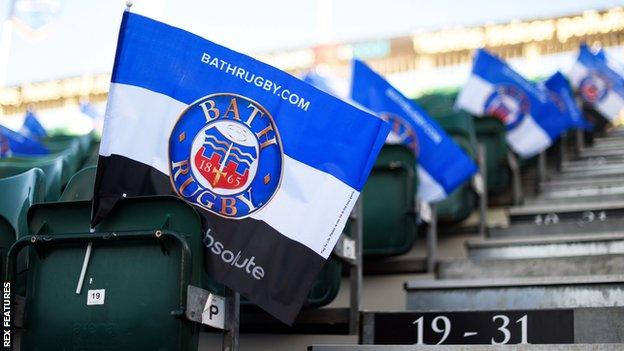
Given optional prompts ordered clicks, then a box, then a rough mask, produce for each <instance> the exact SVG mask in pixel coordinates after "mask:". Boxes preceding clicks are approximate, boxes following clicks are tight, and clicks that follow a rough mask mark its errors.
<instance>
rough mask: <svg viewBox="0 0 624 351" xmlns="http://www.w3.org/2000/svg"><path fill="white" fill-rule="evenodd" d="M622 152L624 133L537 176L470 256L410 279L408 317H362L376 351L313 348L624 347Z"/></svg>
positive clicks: (470, 248) (366, 338)
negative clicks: (529, 189) (431, 274)
mask: <svg viewBox="0 0 624 351" xmlns="http://www.w3.org/2000/svg"><path fill="white" fill-rule="evenodd" d="M622 147H624V131H622V130H615V131H611V132H610V133H608V134H607V135H605V136H602V137H597V138H595V139H594V142H593V144H592V145H591V146H588V147H584V148H582V149H580V150H579V151H578V152H577V153H575V154H574V155H572V156H570V157H567V158H565V159H564V160H562V161H561V163H560V164H559V165H558V167H550V168H549V169H548V172H547V173H546V174H545V176H543V177H541V178H537V177H535V178H536V182H535V185H537V187H538V191H537V192H536V193H535V194H532V195H529V192H527V193H526V194H525V196H526V199H525V201H524V204H523V205H519V206H512V207H510V208H509V209H508V210H507V211H506V213H507V221H506V222H507V223H506V224H505V225H504V226H501V227H494V228H492V227H491V228H489V231H488V234H487V235H485V236H482V237H472V238H469V239H468V240H466V241H465V243H464V249H465V254H466V256H465V257H464V258H457V259H444V260H441V261H440V262H439V263H438V265H437V269H436V274H435V278H430V279H427V278H425V279H422V278H420V279H412V280H407V281H406V282H405V284H404V289H405V292H406V300H405V301H406V304H405V310H404V311H402V312H387V311H386V312H374V311H366V312H363V316H362V328H361V330H362V333H361V335H360V343H363V344H376V346H375V347H372V348H370V347H369V348H367V347H366V346H358V347H351V348H349V347H347V346H338V345H336V346H330V345H323V346H321V345H315V346H313V347H310V348H309V350H368V349H375V350H402V349H401V346H383V347H382V346H379V345H381V344H384V345H387V344H420V345H418V346H410V350H420V349H423V350H426V349H429V348H433V346H427V345H435V344H462V345H464V344H465V345H466V346H453V348H450V346H449V345H444V346H439V348H438V349H449V350H450V349H458V350H459V349H461V350H464V349H465V350H472V349H487V348H486V347H485V346H484V345H481V346H478V347H475V346H472V347H471V346H468V345H470V344H508V343H509V344H519V343H528V344H538V345H523V346H521V347H520V348H517V349H526V350H542V349H544V350H545V349H548V350H551V349H552V350H557V349H560V350H568V349H570V350H574V349H587V348H591V349H603V350H616V349H623V348H624V219H622V218H623V216H622V214H623V213H624V186H622V185H621V184H624V182H622V180H624V151H622V150H623V149H622ZM380 311H381V310H380ZM539 344H541V345H539ZM568 344H570V345H568ZM588 344H590V346H588ZM514 347H515V346H514Z"/></svg>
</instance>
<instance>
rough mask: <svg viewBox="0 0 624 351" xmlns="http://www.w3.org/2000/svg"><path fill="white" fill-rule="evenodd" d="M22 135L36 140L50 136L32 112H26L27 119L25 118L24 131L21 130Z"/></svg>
mask: <svg viewBox="0 0 624 351" xmlns="http://www.w3.org/2000/svg"><path fill="white" fill-rule="evenodd" d="M20 133H21V134H23V135H25V136H27V137H29V138H30V139H35V140H39V139H42V138H45V137H46V136H47V135H48V133H47V132H46V130H45V128H43V126H42V125H41V123H40V122H39V119H38V118H37V116H35V113H34V112H32V111H28V112H26V117H25V118H24V124H23V125H22V129H20Z"/></svg>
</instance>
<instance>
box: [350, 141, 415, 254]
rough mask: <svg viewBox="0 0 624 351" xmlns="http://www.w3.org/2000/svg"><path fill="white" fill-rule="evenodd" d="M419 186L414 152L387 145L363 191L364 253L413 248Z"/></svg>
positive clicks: (398, 146) (391, 252)
mask: <svg viewBox="0 0 624 351" xmlns="http://www.w3.org/2000/svg"><path fill="white" fill-rule="evenodd" d="M417 189H418V177H417V176H416V158H415V157H414V155H413V153H412V152H411V151H410V150H409V149H407V148H406V147H404V146H402V145H385V146H384V147H383V148H382V149H381V152H380V153H379V156H378V157H377V161H376V162H375V166H374V167H373V170H372V171H371V174H370V176H369V177H368V180H367V182H366V185H364V189H363V190H362V195H361V196H362V201H363V202H362V204H363V210H362V211H363V229H364V230H363V235H364V240H363V252H364V254H365V255H369V256H370V255H377V256H391V255H400V254H403V253H405V252H407V251H409V250H410V249H411V248H412V246H413V245H414V240H415V239H416V232H417V226H416V217H415V208H416V205H415V200H416V191H417ZM345 231H346V232H347V233H348V232H349V229H348V228H347V229H346V230H345Z"/></svg>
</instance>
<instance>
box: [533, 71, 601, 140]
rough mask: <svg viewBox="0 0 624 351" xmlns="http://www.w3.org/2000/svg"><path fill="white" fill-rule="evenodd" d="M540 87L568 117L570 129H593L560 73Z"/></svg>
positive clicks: (542, 83)
mask: <svg viewBox="0 0 624 351" xmlns="http://www.w3.org/2000/svg"><path fill="white" fill-rule="evenodd" d="M540 87H542V88H543V89H546V91H547V92H548V93H549V95H550V98H551V100H552V101H553V102H554V103H555V105H556V106H557V108H559V111H561V112H562V113H563V114H564V115H565V116H567V117H568V119H569V124H570V127H571V128H574V129H585V130H592V129H593V125H592V123H591V122H589V121H588V120H586V119H585V117H584V116H583V112H581V109H580V108H579V107H578V105H577V104H576V101H575V100H574V93H573V92H572V89H571V88H570V83H569V82H568V80H567V79H566V77H565V76H564V75H563V74H562V73H561V72H557V73H555V74H553V75H552V76H550V78H548V79H547V80H545V81H543V82H541V83H540Z"/></svg>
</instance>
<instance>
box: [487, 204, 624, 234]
mask: <svg viewBox="0 0 624 351" xmlns="http://www.w3.org/2000/svg"><path fill="white" fill-rule="evenodd" d="M540 199H541V200H542V201H544V203H542V204H540V203H536V204H529V205H524V206H516V207H511V208H510V209H509V212H508V213H509V226H508V227H505V228H491V229H490V236H491V237H512V236H523V237H526V236H536V235H544V234H571V235H572V234H587V233H604V232H613V231H619V230H620V229H621V228H624V201H621V200H620V201H605V197H604V196H596V199H595V200H596V201H593V202H591V201H578V199H583V200H587V199H588V197H584V198H583V197H580V196H578V197H577V198H575V199H573V200H575V201H566V202H562V203H553V201H545V199H544V198H540ZM598 200H600V201H598Z"/></svg>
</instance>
